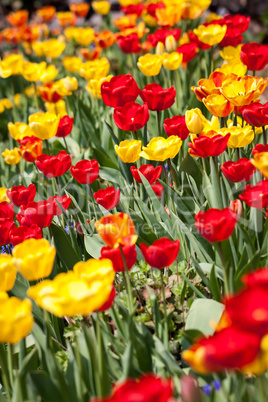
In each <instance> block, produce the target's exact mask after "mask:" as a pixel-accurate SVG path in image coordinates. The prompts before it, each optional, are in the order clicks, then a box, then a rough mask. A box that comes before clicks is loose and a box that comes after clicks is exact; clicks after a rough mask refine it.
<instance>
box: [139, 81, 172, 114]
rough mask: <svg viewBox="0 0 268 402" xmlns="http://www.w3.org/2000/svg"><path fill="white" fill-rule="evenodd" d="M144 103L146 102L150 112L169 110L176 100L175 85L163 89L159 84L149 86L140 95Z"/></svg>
mask: <svg viewBox="0 0 268 402" xmlns="http://www.w3.org/2000/svg"><path fill="white" fill-rule="evenodd" d="M140 96H141V98H142V100H143V102H146V103H147V105H148V108H149V110H153V111H158V112H159V111H161V110H166V109H169V108H170V107H171V106H172V105H173V104H174V103H175V98H176V90H175V88H174V87H173V85H172V86H171V87H170V88H162V87H161V85H158V84H148V85H146V87H144V88H143V90H142V91H141V94H140Z"/></svg>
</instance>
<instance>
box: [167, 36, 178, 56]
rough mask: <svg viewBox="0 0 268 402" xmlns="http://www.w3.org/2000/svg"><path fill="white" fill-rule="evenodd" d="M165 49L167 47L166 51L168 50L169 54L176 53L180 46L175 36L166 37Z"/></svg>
mask: <svg viewBox="0 0 268 402" xmlns="http://www.w3.org/2000/svg"><path fill="white" fill-rule="evenodd" d="M165 47H166V49H167V51H168V52H169V53H171V52H175V51H176V49H177V47H178V44H177V42H176V39H175V38H174V36H173V35H169V36H167V37H166V40H165Z"/></svg>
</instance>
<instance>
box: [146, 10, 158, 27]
mask: <svg viewBox="0 0 268 402" xmlns="http://www.w3.org/2000/svg"><path fill="white" fill-rule="evenodd" d="M142 19H143V21H144V22H145V24H146V25H147V26H148V27H156V26H157V20H156V19H155V18H154V17H153V16H152V15H150V14H148V13H145V14H143V15H142Z"/></svg>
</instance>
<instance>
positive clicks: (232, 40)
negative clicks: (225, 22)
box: [219, 27, 243, 47]
mask: <svg viewBox="0 0 268 402" xmlns="http://www.w3.org/2000/svg"><path fill="white" fill-rule="evenodd" d="M242 41H243V36H242V35H241V31H240V29H239V28H237V27H227V31H226V34H225V36H224V38H223V40H222V41H221V42H220V43H219V45H220V46H222V47H226V46H233V47H236V46H238V45H240V43H242Z"/></svg>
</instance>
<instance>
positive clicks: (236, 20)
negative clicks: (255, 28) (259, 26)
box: [215, 14, 250, 34]
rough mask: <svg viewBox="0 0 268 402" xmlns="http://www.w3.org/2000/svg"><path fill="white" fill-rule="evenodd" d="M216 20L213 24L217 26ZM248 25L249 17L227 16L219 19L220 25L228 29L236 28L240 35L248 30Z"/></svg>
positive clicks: (239, 15)
mask: <svg viewBox="0 0 268 402" xmlns="http://www.w3.org/2000/svg"><path fill="white" fill-rule="evenodd" d="M218 23H219V22H218V20H216V21H215V24H218ZM249 23H250V17H245V16H244V15H241V14H234V15H231V14H227V15H225V16H224V17H223V18H222V19H221V25H227V27H229V28H237V29H239V31H240V33H241V34H242V33H243V32H245V31H246V30H247V29H248V26H249Z"/></svg>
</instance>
